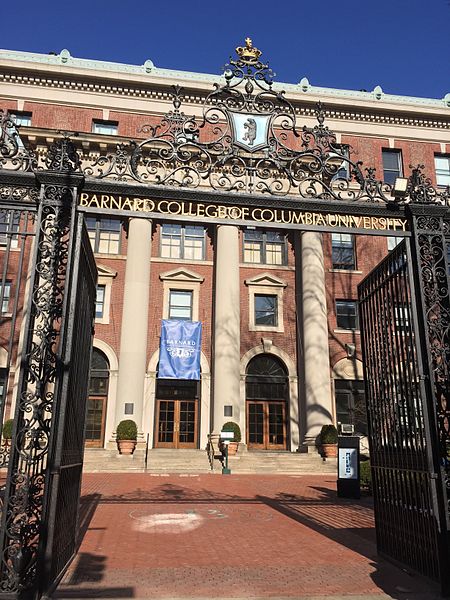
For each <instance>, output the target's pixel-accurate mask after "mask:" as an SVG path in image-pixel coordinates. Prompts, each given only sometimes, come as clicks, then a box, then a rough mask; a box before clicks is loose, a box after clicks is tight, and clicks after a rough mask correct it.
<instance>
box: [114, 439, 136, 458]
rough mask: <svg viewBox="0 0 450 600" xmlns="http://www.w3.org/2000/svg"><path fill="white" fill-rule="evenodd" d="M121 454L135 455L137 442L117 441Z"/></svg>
mask: <svg viewBox="0 0 450 600" xmlns="http://www.w3.org/2000/svg"><path fill="white" fill-rule="evenodd" d="M117 446H118V447H119V453H120V454H128V455H129V454H133V452H134V449H135V448H136V440H117Z"/></svg>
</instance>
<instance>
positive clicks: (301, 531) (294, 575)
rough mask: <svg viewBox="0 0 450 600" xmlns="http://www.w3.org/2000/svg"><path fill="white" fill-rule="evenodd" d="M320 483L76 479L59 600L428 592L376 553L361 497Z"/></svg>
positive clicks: (367, 505) (431, 592) (319, 479)
mask: <svg viewBox="0 0 450 600" xmlns="http://www.w3.org/2000/svg"><path fill="white" fill-rule="evenodd" d="M335 487H336V486H335V479H334V478H333V477H330V476H329V475H328V476H326V475H308V476H276V475H264V476H258V475H231V476H228V477H227V476H221V475H194V476H192V475H191V476H186V475H184V476H183V475H166V476H164V475H159V476H154V475H149V474H141V473H133V474H126V473H117V474H115V473H101V474H85V475H84V479H83V498H82V511H81V526H82V530H83V534H84V537H83V539H82V543H81V547H80V550H79V553H78V556H77V557H76V559H75V561H74V562H73V563H72V565H71V567H70V568H69V571H68V572H67V574H66V575H65V577H64V579H63V581H62V583H61V584H60V586H59V589H58V591H57V593H56V594H55V595H56V597H58V598H94V597H109V598H111V597H114V598H155V599H163V598H164V599H168V598H186V599H193V598H225V597H227V598H264V599H267V598H275V597H278V598H290V599H292V598H301V597H312V596H325V597H337V596H346V595H355V597H356V596H364V597H365V598H367V597H368V596H372V595H373V596H375V597H377V598H382V597H383V595H388V596H391V597H395V598H399V599H404V600H407V599H408V598H410V597H411V596H413V595H418V594H419V595H421V596H423V597H435V595H436V590H435V588H434V587H433V586H432V585H431V584H430V583H429V582H426V581H424V580H423V579H422V578H420V577H414V576H412V575H410V574H408V573H406V572H404V571H402V570H400V569H399V568H397V567H395V566H394V565H392V564H390V563H388V562H387V561H385V560H383V559H381V558H380V557H378V556H377V554H376V549H375V534H374V524H373V513H372V508H371V502H370V499H363V500H361V501H350V500H342V499H341V500H338V499H337V498H336V492H335Z"/></svg>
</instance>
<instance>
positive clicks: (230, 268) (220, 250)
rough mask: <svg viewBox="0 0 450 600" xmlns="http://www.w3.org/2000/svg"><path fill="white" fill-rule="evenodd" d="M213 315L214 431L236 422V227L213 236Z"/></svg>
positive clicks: (238, 412)
mask: <svg viewBox="0 0 450 600" xmlns="http://www.w3.org/2000/svg"><path fill="white" fill-rule="evenodd" d="M215 263H216V278H215V297H214V303H215V314H214V346H213V348H214V349H213V352H214V355H213V357H214V424H213V425H214V427H213V429H214V431H215V432H216V433H217V432H219V431H220V429H221V427H222V425H223V423H225V422H226V421H231V420H232V421H235V422H236V423H239V424H240V426H241V429H242V426H243V422H241V419H242V417H243V415H241V409H240V408H241V407H240V385H239V381H240V373H239V371H240V355H241V350H240V290H239V229H238V227H236V226H235V225H218V226H217V238H216V252H215ZM225 405H231V406H232V407H233V416H232V417H224V406H225Z"/></svg>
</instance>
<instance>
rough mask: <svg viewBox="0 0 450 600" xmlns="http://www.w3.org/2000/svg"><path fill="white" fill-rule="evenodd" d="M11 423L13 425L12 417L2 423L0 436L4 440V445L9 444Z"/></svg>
mask: <svg viewBox="0 0 450 600" xmlns="http://www.w3.org/2000/svg"><path fill="white" fill-rule="evenodd" d="M13 425H14V421H13V419H8V420H7V421H5V422H4V423H3V427H2V437H3V439H4V440H5V446H6V447H8V446H10V445H11V438H12V430H13Z"/></svg>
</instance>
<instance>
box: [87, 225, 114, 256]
mask: <svg viewBox="0 0 450 600" xmlns="http://www.w3.org/2000/svg"><path fill="white" fill-rule="evenodd" d="M86 226H87V229H88V234H89V239H90V240H91V245H92V249H93V250H94V252H98V253H100V254H119V251H120V229H121V222H120V221H119V220H118V219H96V218H95V217H86Z"/></svg>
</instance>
